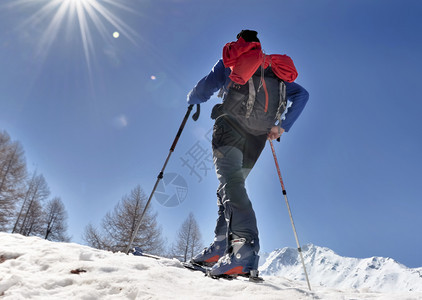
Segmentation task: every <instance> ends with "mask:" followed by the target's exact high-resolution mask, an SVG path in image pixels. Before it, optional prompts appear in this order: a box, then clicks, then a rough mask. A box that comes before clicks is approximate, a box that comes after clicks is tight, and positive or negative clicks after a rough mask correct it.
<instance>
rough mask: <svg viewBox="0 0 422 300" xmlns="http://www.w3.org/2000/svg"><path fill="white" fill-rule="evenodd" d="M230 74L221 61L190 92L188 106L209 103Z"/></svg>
mask: <svg viewBox="0 0 422 300" xmlns="http://www.w3.org/2000/svg"><path fill="white" fill-rule="evenodd" d="M227 72H228V73H227ZM229 72H230V69H228V70H227V69H226V68H225V67H224V64H223V61H222V60H221V59H220V60H219V61H218V62H217V63H216V64H215V66H214V67H213V68H212V70H211V72H210V73H209V74H208V75H207V76H205V77H204V78H202V79H201V80H200V81H199V82H198V83H197V84H196V86H195V87H194V88H193V89H192V90H191V91H190V92H189V94H188V99H187V100H188V104H200V103H203V102H205V101H208V100H209V99H210V98H211V96H212V95H213V94H214V93H215V92H216V91H218V90H219V89H220V88H222V87H223V86H224V84H225V82H226V79H227V77H228V74H230V73H229Z"/></svg>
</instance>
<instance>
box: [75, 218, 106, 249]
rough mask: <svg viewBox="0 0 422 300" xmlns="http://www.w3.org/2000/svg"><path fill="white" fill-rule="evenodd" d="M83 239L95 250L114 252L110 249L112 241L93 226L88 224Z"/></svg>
mask: <svg viewBox="0 0 422 300" xmlns="http://www.w3.org/2000/svg"><path fill="white" fill-rule="evenodd" d="M82 239H83V240H84V241H85V242H86V243H87V244H88V245H89V246H91V247H93V248H97V249H101V250H108V251H112V249H111V247H110V245H111V244H112V241H111V240H109V239H107V238H106V236H105V235H104V234H103V233H102V232H100V231H99V230H98V229H97V228H96V227H94V226H93V225H92V224H88V225H87V226H86V227H85V231H84V233H83V235H82Z"/></svg>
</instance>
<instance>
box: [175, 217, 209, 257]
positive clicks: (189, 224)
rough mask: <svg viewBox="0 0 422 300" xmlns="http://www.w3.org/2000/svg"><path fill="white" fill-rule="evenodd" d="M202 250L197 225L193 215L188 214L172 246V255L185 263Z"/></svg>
mask: <svg viewBox="0 0 422 300" xmlns="http://www.w3.org/2000/svg"><path fill="white" fill-rule="evenodd" d="M202 248H203V243H202V237H201V232H200V230H199V226H198V223H197V222H196V219H195V217H194V215H193V213H190V214H189V216H188V217H187V218H186V220H185V221H184V222H183V224H182V226H181V227H180V229H179V232H178V234H177V240H176V243H175V244H174V246H173V255H174V256H175V257H178V258H179V259H182V260H183V261H187V260H190V259H191V258H192V257H193V256H194V255H195V254H196V253H197V252H199V251H201V250H202Z"/></svg>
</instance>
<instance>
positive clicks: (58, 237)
mask: <svg viewBox="0 0 422 300" xmlns="http://www.w3.org/2000/svg"><path fill="white" fill-rule="evenodd" d="M44 226H45V236H44V238H45V239H46V240H50V241H57V242H69V241H70V237H69V236H68V235H67V212H66V209H65V207H64V204H63V202H62V200H61V199H60V198H59V197H55V198H53V199H51V200H50V201H48V202H47V204H46V205H45V208H44Z"/></svg>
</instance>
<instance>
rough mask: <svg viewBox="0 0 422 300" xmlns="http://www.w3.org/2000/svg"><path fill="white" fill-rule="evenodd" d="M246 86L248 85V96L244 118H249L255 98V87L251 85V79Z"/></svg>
mask: <svg viewBox="0 0 422 300" xmlns="http://www.w3.org/2000/svg"><path fill="white" fill-rule="evenodd" d="M248 85H249V96H248V100H247V101H246V114H245V117H246V118H249V117H250V115H251V113H252V109H253V106H254V104H255V98H256V97H255V96H256V92H255V85H254V83H253V79H252V77H251V78H249V80H248Z"/></svg>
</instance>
